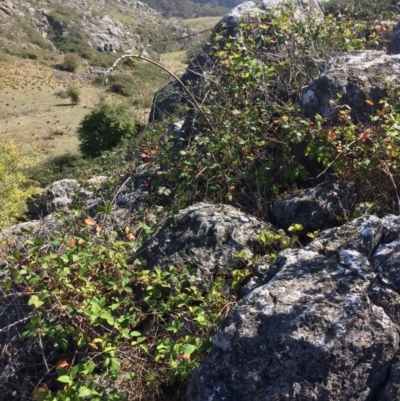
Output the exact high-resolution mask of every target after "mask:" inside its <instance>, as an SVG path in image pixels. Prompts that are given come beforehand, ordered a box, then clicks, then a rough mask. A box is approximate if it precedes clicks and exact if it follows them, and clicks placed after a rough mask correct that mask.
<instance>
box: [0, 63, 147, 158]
mask: <svg viewBox="0 0 400 401" xmlns="http://www.w3.org/2000/svg"><path fill="white" fill-rule="evenodd" d="M53 74H54V70H53V69H51V68H50V67H49V66H47V65H45V64H41V63H39V62H37V61H33V60H21V59H18V58H14V57H9V58H8V59H7V60H3V61H0V120H1V121H2V124H1V126H0V137H4V136H9V137H12V138H14V139H15V140H16V141H17V142H18V143H20V144H22V145H23V149H24V150H25V151H26V152H28V153H31V152H34V153H36V154H38V156H39V159H44V158H47V157H50V156H51V157H53V156H56V155H60V154H64V153H67V152H69V153H76V152H77V149H78V140H77V135H76V130H77V127H78V124H79V122H80V121H81V120H82V119H83V117H84V116H85V115H86V114H88V112H89V111H90V110H91V109H92V108H94V107H95V106H96V105H97V104H98V102H99V98H100V96H102V97H103V98H105V100H106V101H109V102H112V103H118V102H122V101H124V100H123V99H121V97H120V96H117V95H114V94H111V93H107V92H105V90H104V88H102V87H99V86H94V85H92V84H91V83H90V82H88V81H71V80H60V79H55V78H54V77H53ZM57 74H58V75H60V73H59V72H57ZM66 74H68V73H66ZM71 85H74V86H75V87H77V88H78V89H79V90H80V92H81V103H80V104H79V105H72V104H71V102H70V100H69V99H65V100H64V99H60V98H59V97H57V96H55V93H56V92H59V91H65V90H66V89H67V87H68V86H71ZM147 113H148V111H147V110H145V111H144V110H138V109H137V108H136V109H135V115H136V118H138V119H141V120H147ZM59 133H62V135H59Z"/></svg>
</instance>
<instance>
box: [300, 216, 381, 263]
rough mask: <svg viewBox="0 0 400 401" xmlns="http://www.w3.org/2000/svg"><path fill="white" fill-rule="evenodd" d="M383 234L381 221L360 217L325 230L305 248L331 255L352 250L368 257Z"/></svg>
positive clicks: (373, 217) (374, 218) (370, 217)
mask: <svg viewBox="0 0 400 401" xmlns="http://www.w3.org/2000/svg"><path fill="white" fill-rule="evenodd" d="M382 235H383V223H382V221H381V220H380V219H378V218H377V217H375V216H367V217H360V218H358V219H356V220H354V221H352V222H350V223H347V224H345V225H343V226H341V227H338V228H334V229H331V230H327V231H324V232H322V233H321V235H320V236H319V237H318V238H317V239H315V240H314V241H312V242H311V243H310V244H309V245H308V246H307V247H306V249H310V250H314V251H317V252H318V253H320V254H323V255H327V256H331V255H335V254H337V253H338V252H339V251H342V250H345V249H346V250H354V251H357V252H359V253H360V254H361V255H364V256H366V257H370V256H371V255H372V253H373V252H374V251H375V249H376V248H377V246H378V244H379V242H380V240H381V238H382Z"/></svg>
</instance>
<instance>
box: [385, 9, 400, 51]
mask: <svg viewBox="0 0 400 401" xmlns="http://www.w3.org/2000/svg"><path fill="white" fill-rule="evenodd" d="M397 5H398V4H397ZM388 53H389V54H400V21H399V22H398V23H397V24H396V26H395V27H394V29H393V32H392V36H391V37H390V41H389V46H388Z"/></svg>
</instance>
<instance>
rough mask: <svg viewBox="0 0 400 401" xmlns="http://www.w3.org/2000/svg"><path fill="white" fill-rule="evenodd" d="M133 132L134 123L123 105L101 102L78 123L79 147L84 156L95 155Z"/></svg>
mask: <svg viewBox="0 0 400 401" xmlns="http://www.w3.org/2000/svg"><path fill="white" fill-rule="evenodd" d="M134 132H135V123H134V121H133V119H132V118H131V117H130V116H129V115H128V112H127V110H126V109H125V108H124V107H122V106H111V105H109V104H102V105H100V106H99V107H97V108H96V109H94V110H93V111H92V112H91V113H90V114H88V115H86V116H85V117H84V119H83V120H82V122H81V123H80V125H79V128H78V138H79V141H80V145H79V149H80V151H81V152H82V154H83V155H84V156H88V157H97V156H100V155H101V154H102V152H104V151H106V150H109V149H111V148H114V147H115V146H117V145H118V144H119V143H120V141H121V140H122V139H123V138H124V137H128V136H129V135H133V134H134Z"/></svg>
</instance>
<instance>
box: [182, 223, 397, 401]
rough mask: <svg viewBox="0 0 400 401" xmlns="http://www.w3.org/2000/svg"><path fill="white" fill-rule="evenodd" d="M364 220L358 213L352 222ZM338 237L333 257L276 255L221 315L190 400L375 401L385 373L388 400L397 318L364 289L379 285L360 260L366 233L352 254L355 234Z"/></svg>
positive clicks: (366, 262) (392, 390)
mask: <svg viewBox="0 0 400 401" xmlns="http://www.w3.org/2000/svg"><path fill="white" fill-rule="evenodd" d="M376 220H378V219H376V218H375V219H372V221H373V222H374V223H377V221H376ZM366 224H367V221H366V220H365V219H360V222H358V223H357V222H355V223H354V224H353V223H352V225H351V228H352V229H353V230H358V229H360V227H364V228H365V226H366ZM370 225H371V226H374V224H373V223H372V222H370ZM375 225H378V224H375ZM381 226H382V223H381ZM344 227H346V226H344ZM339 230H340V229H338V230H337V231H339ZM331 231H334V230H331ZM344 231H346V228H344ZM361 231H363V229H362V228H361ZM364 231H365V230H364ZM380 232H381V234H382V230H381V231H380ZM364 234H365V233H364ZM360 236H361V237H363V234H362V233H360V235H358V236H357V235H356V234H354V236H353V237H354V238H357V237H360ZM364 237H365V235H364ZM369 237H371V236H369ZM376 237H378V235H376ZM342 239H343V242H342V243H341V244H337V246H336V248H337V249H338V252H337V253H336V254H332V255H331V256H324V255H321V254H319V253H316V252H313V251H311V250H291V249H289V250H285V251H283V252H281V253H280V255H279V257H278V259H277V260H276V262H275V263H274V265H275V267H274V269H275V270H276V271H277V273H276V274H275V275H274V277H273V278H272V279H270V280H269V281H268V282H267V283H266V284H264V285H262V286H260V287H257V288H256V289H254V290H253V291H251V292H250V293H249V294H248V295H247V296H246V298H244V299H243V300H242V301H241V302H240V304H239V305H238V307H237V308H236V310H235V311H233V312H232V313H231V314H230V315H228V317H227V318H226V319H225V320H224V321H223V322H222V324H221V327H220V328H219V330H218V332H217V334H216V335H215V336H214V338H213V347H212V350H211V353H210V354H209V356H208V357H207V358H206V360H205V361H204V363H203V364H202V365H201V366H200V367H199V368H198V369H197V370H196V371H195V372H194V374H193V376H192V378H191V381H190V384H189V388H188V392H187V397H186V399H187V400H188V401H189V400H190V401H200V400H201V401H204V400H225V401H234V400H235V401H236V400H241V401H250V400H274V401H280V400H282V401H283V400H294V399H302V400H315V401H339V400H340V401H351V400H352V401H356V400H357V401H367V400H372V399H381V398H379V395H380V394H381V391H382V388H383V387H382V386H384V384H385V383H386V379H387V377H388V375H389V374H390V375H391V376H390V377H393V381H391V382H389V384H387V385H386V389H385V396H386V399H387V400H389V399H391V398H388V397H389V396H390V394H397V392H396V391H398V390H397V388H398V380H397V368H396V366H397V365H393V366H392V362H393V360H394V357H395V356H396V354H397V352H398V348H399V346H398V341H399V335H398V326H397V324H396V323H394V322H393V321H392V320H391V318H390V317H389V316H388V315H387V314H386V313H385V310H384V308H383V307H381V306H379V305H377V304H374V302H373V301H372V300H371V298H370V297H369V292H370V290H371V286H374V283H375V285H376V283H377V281H376V278H375V273H374V271H373V267H372V265H371V263H370V262H369V260H368V258H367V255H371V253H372V252H373V249H374V247H375V245H374V241H370V242H368V244H369V246H367V244H365V249H362V248H363V247H361V250H362V251H363V253H359V252H358V251H356V250H355V249H356V248H360V247H359V246H358V245H357V244H358V243H357V240H356V243H355V244H351V243H348V237H347V236H345V235H343V236H342ZM378 240H379V239H378ZM337 241H339V237H338V238H337ZM347 245H349V248H347V249H346V246H347ZM339 249H341V250H339ZM386 394H388V395H386ZM393 399H396V398H393Z"/></svg>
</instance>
